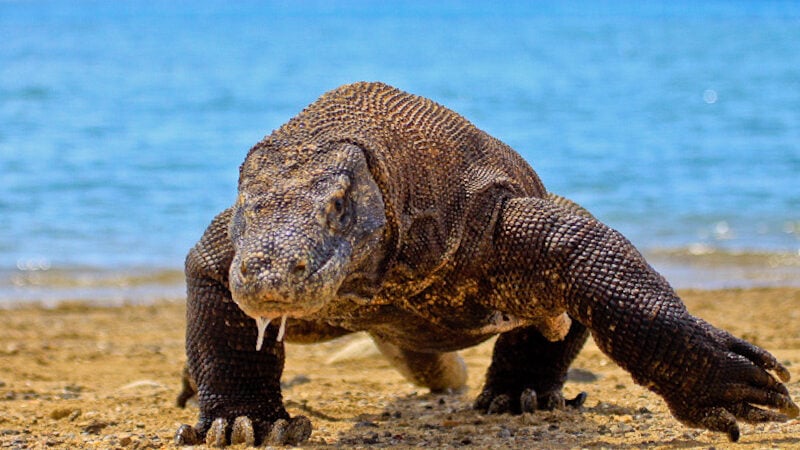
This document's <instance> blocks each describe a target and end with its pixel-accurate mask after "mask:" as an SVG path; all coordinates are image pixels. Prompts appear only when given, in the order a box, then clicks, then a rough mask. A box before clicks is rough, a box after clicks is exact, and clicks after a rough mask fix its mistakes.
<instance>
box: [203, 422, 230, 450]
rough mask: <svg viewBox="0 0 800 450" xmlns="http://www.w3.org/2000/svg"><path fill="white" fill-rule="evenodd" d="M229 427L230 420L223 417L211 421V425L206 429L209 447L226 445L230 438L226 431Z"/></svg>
mask: <svg viewBox="0 0 800 450" xmlns="http://www.w3.org/2000/svg"><path fill="white" fill-rule="evenodd" d="M227 428H228V421H227V420H225V419H223V418H222V417H220V418H218V419H216V420H215V421H214V422H212V423H211V427H209V428H208V431H206V445H207V446H209V447H225V445H226V444H227V443H228V439H227V438H226V436H225V431H226V429H227Z"/></svg>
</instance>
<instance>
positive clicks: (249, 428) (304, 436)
mask: <svg viewBox="0 0 800 450" xmlns="http://www.w3.org/2000/svg"><path fill="white" fill-rule="evenodd" d="M310 435H311V421H310V420H308V418H307V417H305V416H295V417H292V418H290V419H278V420H276V421H274V422H268V421H264V420H256V421H253V420H251V419H250V418H249V417H247V416H239V417H237V418H236V419H235V420H234V421H233V424H230V423H229V422H228V420H226V419H224V418H222V417H220V418H218V419H216V420H214V421H213V422H211V424H210V425H209V426H204V425H203V424H198V425H197V426H194V427H193V426H191V425H181V426H180V428H178V431H177V432H176V433H175V444H176V445H179V446H180V445H198V444H203V443H205V444H206V445H207V446H209V447H225V446H226V445H228V444H230V445H236V444H245V445H247V446H250V447H251V446H254V445H261V444H267V445H297V444H300V443H302V442H304V441H306V440H308V437H309V436H310Z"/></svg>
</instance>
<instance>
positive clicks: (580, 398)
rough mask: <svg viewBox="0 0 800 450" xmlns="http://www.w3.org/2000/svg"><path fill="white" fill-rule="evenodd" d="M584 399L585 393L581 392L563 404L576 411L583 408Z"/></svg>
mask: <svg viewBox="0 0 800 450" xmlns="http://www.w3.org/2000/svg"><path fill="white" fill-rule="evenodd" d="M586 397H588V395H587V394H586V392H583V391H581V392H580V393H578V395H576V396H575V398H572V399H568V400H566V401H565V402H564V403H565V405H566V406H569V407H570V408H576V409H577V408H580V407H581V406H583V404H584V403H586Z"/></svg>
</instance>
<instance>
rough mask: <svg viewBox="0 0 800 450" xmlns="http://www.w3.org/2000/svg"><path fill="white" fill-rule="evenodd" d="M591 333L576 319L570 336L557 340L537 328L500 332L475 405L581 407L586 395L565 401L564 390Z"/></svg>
mask: <svg viewBox="0 0 800 450" xmlns="http://www.w3.org/2000/svg"><path fill="white" fill-rule="evenodd" d="M588 336H589V332H588V330H587V329H586V327H584V326H583V325H581V324H580V323H578V322H577V321H572V325H571V327H570V330H569V333H568V334H567V336H566V337H565V338H564V339H563V340H561V341H556V342H550V341H549V340H548V339H546V338H545V337H544V336H543V335H542V334H541V333H540V332H539V330H537V329H536V328H535V327H528V328H520V329H516V330H513V331H509V332H507V333H503V334H501V335H500V337H499V338H497V342H496V343H495V346H494V354H493V355H492V364H491V366H489V370H488V372H487V374H486V384H485V385H484V387H483V391H482V392H481V393H480V395H479V396H478V399H477V400H476V401H475V408H476V409H479V410H481V411H484V412H489V413H504V412H513V413H521V412H533V411H535V410H537V409H554V408H563V407H564V406H565V405H569V406H580V405H581V404H582V403H583V401H584V399H585V398H586V394H584V393H581V394H579V395H578V396H577V397H576V398H575V399H572V400H565V399H564V396H563V394H562V392H561V389H562V388H563V386H564V382H565V381H566V379H567V370H568V369H569V366H570V364H571V363H572V361H573V360H574V359H575V357H576V356H577V355H578V352H580V350H581V348H582V347H583V344H584V343H585V342H586V338H587V337H588Z"/></svg>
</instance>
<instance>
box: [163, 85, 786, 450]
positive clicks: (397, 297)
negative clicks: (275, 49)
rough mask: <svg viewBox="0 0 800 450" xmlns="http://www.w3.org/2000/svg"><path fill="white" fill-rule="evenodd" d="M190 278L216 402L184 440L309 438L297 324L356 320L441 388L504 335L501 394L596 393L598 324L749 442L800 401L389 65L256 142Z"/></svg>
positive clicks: (518, 403) (709, 422) (619, 354)
mask: <svg viewBox="0 0 800 450" xmlns="http://www.w3.org/2000/svg"><path fill="white" fill-rule="evenodd" d="M186 279H187V284H188V303H187V329H186V353H187V357H188V380H189V381H190V382H191V383H187V384H186V385H187V390H186V392H184V393H183V394H182V396H181V399H180V402H181V403H183V402H185V400H186V398H187V397H188V396H190V395H191V394H192V393H193V390H194V389H196V392H197V394H198V401H199V405H200V418H199V422H198V423H197V424H196V425H195V426H190V425H183V426H181V427H180V428H179V430H178V432H177V433H176V437H175V439H176V443H178V444H194V443H198V442H202V441H203V440H204V439H205V440H206V442H208V443H210V444H216V445H225V444H227V443H239V442H246V443H249V444H253V443H260V442H271V443H278V444H280V443H290V444H296V443H300V442H302V441H304V440H306V439H307V438H308V437H309V435H310V433H311V423H310V421H309V420H308V419H307V418H305V417H303V416H296V417H293V418H290V417H289V414H288V413H287V412H286V410H285V409H284V406H283V400H282V395H281V388H280V378H281V372H282V370H283V365H284V346H283V340H284V339H283V338H285V340H287V341H290V342H317V341H320V340H324V339H330V338H333V337H337V336H341V335H344V334H346V333H351V332H356V331H366V332H367V333H369V335H370V336H371V337H372V338H373V339H374V340H375V342H376V343H377V345H378V347H379V348H380V350H381V351H382V352H383V353H384V354H385V355H386V356H387V357H388V358H389V360H390V361H392V363H393V364H394V365H395V366H396V367H397V368H398V369H399V370H400V371H401V372H402V373H403V374H404V375H406V376H407V377H408V378H409V379H410V380H412V381H413V382H415V383H417V384H420V385H422V386H426V387H428V388H430V389H431V390H434V391H445V390H448V389H458V388H460V387H462V386H464V383H465V380H466V371H465V367H464V365H463V363H462V361H461V359H460V357H459V356H458V355H457V353H455V352H456V350H459V349H463V348H465V347H469V346H473V345H476V344H478V343H480V342H482V341H484V340H486V339H488V338H490V337H492V336H494V335H497V334H499V335H500V336H499V338H498V339H497V342H496V344H495V347H494V353H493V356H492V362H491V365H490V367H489V369H488V373H487V376H486V382H485V385H484V387H483V391H482V392H481V393H480V395H479V396H478V398H477V400H476V402H475V408H477V409H478V410H481V411H483V412H488V413H504V412H512V413H520V412H532V411H534V410H536V409H551V408H558V407H563V406H565V405H580V404H581V403H582V402H583V399H584V398H585V394H583V393H582V394H581V395H579V396H578V397H577V398H575V399H572V400H565V399H564V397H563V396H562V386H563V384H564V381H565V378H566V373H567V369H568V367H569V365H570V363H571V362H572V360H573V359H574V358H575V356H576V355H577V353H578V351H579V350H580V349H581V347H582V346H583V344H584V342H585V340H586V338H587V336H588V334H589V332H591V334H592V336H593V337H594V339H595V341H596V342H597V345H598V346H599V347H600V349H601V350H602V351H603V352H604V353H605V354H607V355H608V356H609V357H610V358H611V359H613V360H614V361H615V362H616V363H617V364H619V365H620V366H621V367H623V368H624V369H625V370H627V371H628V372H630V373H631V375H632V376H633V379H634V380H635V381H636V382H637V383H639V384H641V385H644V386H646V387H647V388H649V389H651V390H652V391H654V392H656V393H657V394H659V395H660V396H662V397H663V398H664V400H665V401H666V402H667V404H668V405H669V408H670V411H671V412H672V414H673V415H674V416H675V417H676V418H677V419H678V420H679V421H681V422H682V423H684V424H686V425H688V426H692V427H700V428H707V429H709V430H714V431H720V432H724V433H727V435H728V437H729V438H730V440H732V441H736V440H737V439H738V437H739V428H738V426H737V420H742V421H746V422H767V421H785V420H787V419H788V418H790V417H796V416H797V415H798V407H797V405H796V404H795V403H794V402H793V401H792V399H791V398H790V396H789V392H788V390H787V388H786V387H785V386H784V385H783V384H782V383H780V382H779V381H777V380H776V378H775V377H773V375H771V374H770V373H769V372H768V371H772V372H774V374H775V375H776V376H777V378H779V379H780V380H782V381H784V382H786V381H788V380H789V372H788V370H787V369H786V368H785V367H784V366H782V365H781V364H780V363H779V362H778V361H777V360H776V359H775V358H774V357H773V356H772V355H771V354H769V353H768V352H766V351H765V350H762V349H761V348H759V347H756V346H754V345H752V344H750V343H748V342H745V341H743V340H741V339H738V338H736V337H733V336H732V335H730V334H728V333H727V332H725V331H723V330H720V329H717V328H714V327H713V326H712V325H710V324H708V323H706V322H704V321H703V320H701V319H698V318H696V317H693V316H692V315H690V314H689V313H688V312H687V310H686V308H685V307H684V305H683V303H682V302H681V300H680V299H679V298H678V296H677V295H676V294H675V292H674V291H673V289H672V288H671V287H670V285H669V284H668V283H667V281H666V280H665V279H664V278H663V277H662V276H661V275H659V274H658V273H657V272H656V271H655V270H653V268H652V267H650V266H649V265H648V264H647V262H645V260H644V258H643V257H642V255H641V254H640V253H639V252H638V251H637V250H636V249H635V248H634V247H633V245H631V243H630V242H628V241H627V240H626V239H625V238H624V237H623V236H622V235H620V234H619V233H618V232H616V231H614V230H612V229H611V228H609V227H607V226H605V225H603V224H602V223H600V222H598V221H597V220H595V219H594V218H593V217H592V216H591V215H590V214H589V213H587V212H586V211H585V210H583V209H582V208H580V207H579V206H577V205H576V204H574V203H572V202H570V201H568V200H566V199H563V198H561V197H558V196H554V195H552V194H549V193H548V192H547V191H546V190H545V188H544V186H543V185H542V182H541V181H540V180H539V178H538V176H537V175H536V173H535V172H534V171H533V169H531V167H530V166H529V165H528V164H527V163H526V162H525V161H524V160H523V159H522V158H521V157H520V156H519V155H518V154H517V153H515V152H514V150H512V149H511V148H510V147H508V146H507V145H505V144H503V143H502V142H500V141H499V140H497V139H495V138H493V137H491V136H489V135H487V134H486V133H484V132H482V131H481V130H479V129H477V128H476V127H475V126H473V125H472V124H471V123H470V122H468V121H467V120H466V119H464V118H463V117H461V116H459V115H458V114H456V113H454V112H453V111H450V110H448V109H447V108H445V107H443V106H441V105H439V104H437V103H434V102H433V101H430V100H428V99H425V98H422V97H417V96H414V95H410V94H407V93H404V92H401V91H399V90H397V89H395V88H392V87H390V86H387V85H385V84H381V83H356V84H352V85H347V86H343V87H340V88H338V89H335V90H333V91H331V92H328V93H327V94H324V95H323V96H322V97H321V98H320V99H318V100H317V101H316V102H314V103H313V104H311V105H310V106H308V107H307V108H306V109H305V110H303V111H302V112H301V113H300V114H299V115H297V116H296V117H295V118H293V119H291V120H290V121H289V122H288V123H286V124H285V125H283V126H282V127H280V128H279V129H278V130H276V131H274V132H273V133H272V134H271V135H269V136H267V137H266V138H264V139H263V140H262V141H261V142H259V143H257V144H256V145H255V146H254V147H253V148H252V149H251V150H250V151H249V153H248V155H247V158H246V159H245V161H244V163H243V164H242V166H241V169H240V177H239V194H238V198H237V200H236V203H235V204H234V205H233V206H232V207H230V208H228V209H226V210H225V211H223V212H222V213H221V214H219V215H218V216H217V217H216V218H215V219H214V220H213V221H212V222H211V224H210V225H209V227H208V229H207V230H206V231H205V234H204V235H203V237H202V238H201V239H200V241H199V242H198V243H197V245H195V247H194V248H192V249H191V251H190V252H189V255H188V257H187V259H186ZM287 318H288V320H287ZM271 321H275V322H274V323H275V325H276V326H271V327H268V324H269V323H272V322H271ZM189 386H193V387H189ZM754 405H763V406H765V407H767V408H759V407H756V406H754ZM774 410H777V411H774Z"/></svg>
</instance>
